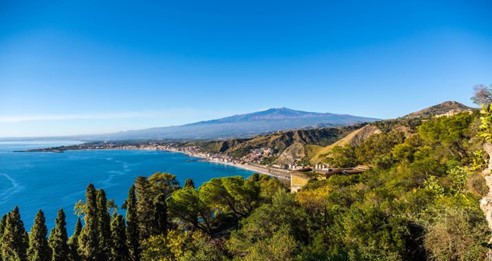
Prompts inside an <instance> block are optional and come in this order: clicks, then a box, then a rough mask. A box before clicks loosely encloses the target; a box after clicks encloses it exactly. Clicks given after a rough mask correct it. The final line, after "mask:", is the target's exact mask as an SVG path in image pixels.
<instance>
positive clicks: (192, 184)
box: [184, 179, 195, 189]
mask: <svg viewBox="0 0 492 261" xmlns="http://www.w3.org/2000/svg"><path fill="white" fill-rule="evenodd" d="M184 187H185V188H192V189H194V188H195V182H193V180H192V179H186V180H185V184H184Z"/></svg>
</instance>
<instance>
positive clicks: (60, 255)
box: [48, 209, 70, 261]
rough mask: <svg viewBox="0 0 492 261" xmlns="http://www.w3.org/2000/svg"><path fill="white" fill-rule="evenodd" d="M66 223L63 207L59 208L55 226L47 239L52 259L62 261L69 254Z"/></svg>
mask: <svg viewBox="0 0 492 261" xmlns="http://www.w3.org/2000/svg"><path fill="white" fill-rule="evenodd" d="M66 225H67V223H66V222H65V212H63V209H60V210H58V215H57V216H56V221H55V227H54V228H53V229H52V230H51V232H50V236H49V240H48V242H49V245H50V247H51V249H52V260H53V261H64V260H66V259H67V257H68V256H70V248H69V246H68V235H67V228H66Z"/></svg>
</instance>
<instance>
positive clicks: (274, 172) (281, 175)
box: [18, 144, 290, 181]
mask: <svg viewBox="0 0 492 261" xmlns="http://www.w3.org/2000/svg"><path fill="white" fill-rule="evenodd" d="M84 145H85V146H84ZM87 145H89V146H87ZM92 150H138V151H167V152H173V153H180V154H184V155H187V156H189V157H193V158H197V159H200V160H203V161H206V162H209V163H215V164H222V165H227V166H232V167H236V168H239V169H244V170H249V171H252V172H255V173H258V174H264V175H268V176H271V177H274V178H277V179H279V180H282V181H290V171H288V170H280V169H276V168H271V167H267V166H261V165H257V164H254V163H237V162H232V161H225V160H221V158H220V156H222V155H220V156H219V157H217V156H218V155H209V154H206V153H203V152H198V151H197V152H193V151H188V150H182V149H179V148H175V147H172V146H165V145H164V146H163V145H157V146H155V145H147V146H145V145H144V146H141V145H133V144H132V145H129V144H125V145H114V144H113V145H111V146H108V145H107V144H78V145H72V146H62V147H52V148H42V149H34V150H28V151H18V152H51V153H63V152H64V151H92Z"/></svg>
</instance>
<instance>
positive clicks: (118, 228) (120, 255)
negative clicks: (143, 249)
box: [110, 215, 129, 261]
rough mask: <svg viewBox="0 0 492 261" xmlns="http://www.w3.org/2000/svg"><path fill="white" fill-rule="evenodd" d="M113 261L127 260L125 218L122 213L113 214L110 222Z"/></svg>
mask: <svg viewBox="0 0 492 261" xmlns="http://www.w3.org/2000/svg"><path fill="white" fill-rule="evenodd" d="M110 260H114V261H126V260H129V256H128V246H127V244H126V233H125V220H124V219H123V216H122V215H115V216H114V217H113V221H112V222H111V258H110Z"/></svg>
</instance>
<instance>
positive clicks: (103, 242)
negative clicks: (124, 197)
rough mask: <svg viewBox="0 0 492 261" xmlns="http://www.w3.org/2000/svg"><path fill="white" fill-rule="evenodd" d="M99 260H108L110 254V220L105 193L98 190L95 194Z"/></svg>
mask: <svg viewBox="0 0 492 261" xmlns="http://www.w3.org/2000/svg"><path fill="white" fill-rule="evenodd" d="M96 201H97V203H96V204H97V208H96V209H97V224H98V231H99V236H98V243H99V256H98V258H97V259H99V260H108V259H109V256H110V254H111V218H110V216H109V213H108V201H107V199H106V193H105V192H104V190H102V189H100V190H97V192H96Z"/></svg>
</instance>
